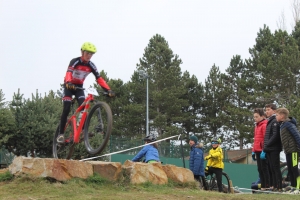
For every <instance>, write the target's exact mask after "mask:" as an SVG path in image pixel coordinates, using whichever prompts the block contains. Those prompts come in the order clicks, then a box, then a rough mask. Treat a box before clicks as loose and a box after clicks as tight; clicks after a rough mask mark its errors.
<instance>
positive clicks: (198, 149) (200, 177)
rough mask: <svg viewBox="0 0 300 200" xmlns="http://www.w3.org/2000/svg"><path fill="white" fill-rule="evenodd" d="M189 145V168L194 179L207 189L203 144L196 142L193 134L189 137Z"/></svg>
mask: <svg viewBox="0 0 300 200" xmlns="http://www.w3.org/2000/svg"><path fill="white" fill-rule="evenodd" d="M189 145H190V147H191V151H190V170H191V171H192V172H193V174H194V178H195V180H197V181H199V182H200V183H202V186H203V188H204V189H205V190H207V189H208V187H207V184H206V178H205V175H204V157H203V144H202V143H198V138H197V137H196V136H194V135H193V136H191V137H190V141H189Z"/></svg>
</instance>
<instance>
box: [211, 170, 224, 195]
mask: <svg viewBox="0 0 300 200" xmlns="http://www.w3.org/2000/svg"><path fill="white" fill-rule="evenodd" d="M213 172H214V173H215V174H216V178H217V185H218V189H219V192H223V186H222V169H221V168H213Z"/></svg>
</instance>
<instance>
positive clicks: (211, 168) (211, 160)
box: [204, 137, 224, 192]
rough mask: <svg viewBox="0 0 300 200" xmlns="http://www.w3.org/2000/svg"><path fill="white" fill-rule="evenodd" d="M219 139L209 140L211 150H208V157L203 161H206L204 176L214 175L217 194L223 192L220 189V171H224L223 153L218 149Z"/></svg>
mask: <svg viewBox="0 0 300 200" xmlns="http://www.w3.org/2000/svg"><path fill="white" fill-rule="evenodd" d="M220 143H221V139H219V138H215V137H214V138H213V139H212V140H211V145H212V149H211V150H209V153H208V156H206V157H205V158H204V159H205V160H208V161H207V165H206V168H205V174H206V175H208V174H216V178H217V185H218V189H219V192H223V187H222V171H223V169H224V163H223V151H222V149H221V147H220Z"/></svg>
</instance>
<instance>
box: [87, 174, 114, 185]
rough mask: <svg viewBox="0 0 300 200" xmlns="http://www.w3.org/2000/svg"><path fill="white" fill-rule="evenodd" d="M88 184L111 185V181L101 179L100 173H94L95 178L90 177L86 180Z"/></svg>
mask: <svg viewBox="0 0 300 200" xmlns="http://www.w3.org/2000/svg"><path fill="white" fill-rule="evenodd" d="M84 182H86V183H87V184H96V185H103V184H108V183H111V181H109V180H107V179H105V178H103V177H101V176H100V175H99V174H98V173H94V175H93V176H90V177H88V178H87V179H85V181H84Z"/></svg>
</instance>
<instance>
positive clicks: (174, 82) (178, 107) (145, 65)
mask: <svg viewBox="0 0 300 200" xmlns="http://www.w3.org/2000/svg"><path fill="white" fill-rule="evenodd" d="M181 63H182V61H181V59H180V58H179V56H178V55H174V54H173V51H172V50H171V49H170V47H169V45H168V43H167V41H166V40H165V38H164V37H162V36H160V35H158V34H157V35H155V36H153V37H152V38H151V39H150V41H149V44H148V46H147V47H146V48H145V53H144V55H143V57H142V58H141V59H140V63H139V64H138V65H137V68H138V70H144V71H146V72H147V74H148V75H149V110H151V111H149V112H150V113H151V115H150V121H151V126H152V128H154V129H155V130H156V131H157V132H158V134H159V135H162V134H169V135H170V134H174V131H177V128H176V127H175V126H174V124H176V123H181V122H182V121H183V120H184V117H183V115H182V108H183V106H187V105H188V100H187V99H186V98H183V96H184V94H185V92H186V91H185V87H184V85H183V82H182V73H181V68H180V64H181ZM143 99H146V98H143Z"/></svg>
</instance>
